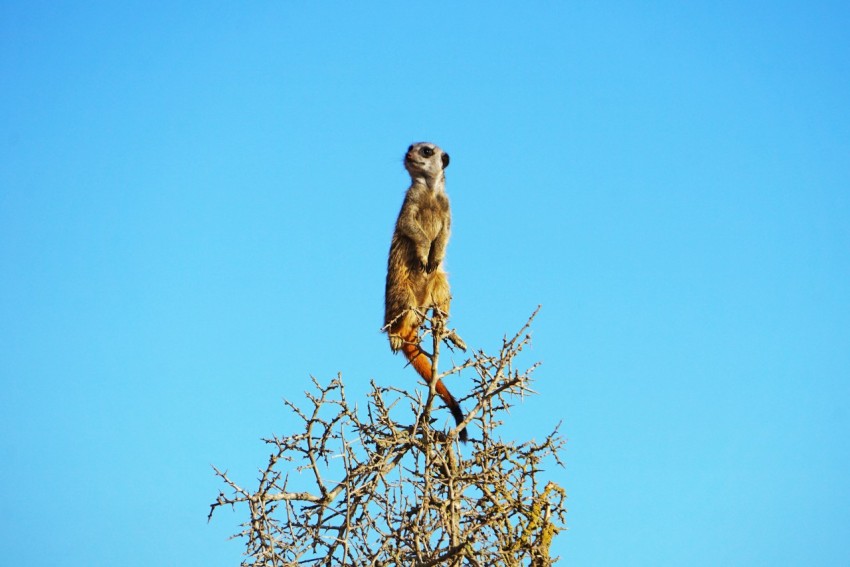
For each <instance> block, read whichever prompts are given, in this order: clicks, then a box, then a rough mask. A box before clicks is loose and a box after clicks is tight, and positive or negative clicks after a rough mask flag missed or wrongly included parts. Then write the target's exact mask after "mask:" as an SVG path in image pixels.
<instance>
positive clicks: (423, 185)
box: [384, 142, 467, 441]
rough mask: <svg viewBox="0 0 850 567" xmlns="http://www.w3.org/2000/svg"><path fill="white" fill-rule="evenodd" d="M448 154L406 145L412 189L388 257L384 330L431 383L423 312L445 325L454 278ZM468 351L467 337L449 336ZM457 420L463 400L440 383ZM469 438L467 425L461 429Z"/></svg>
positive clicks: (392, 345)
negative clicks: (450, 275) (446, 266)
mask: <svg viewBox="0 0 850 567" xmlns="http://www.w3.org/2000/svg"><path fill="white" fill-rule="evenodd" d="M448 165H449V154H447V153H446V152H444V151H443V150H441V149H440V148H439V147H437V146H435V145H434V144H429V143H424V142H422V143H418V144H413V145H411V146H410V147H409V148H408V149H407V153H406V154H405V156H404V167H405V169H407V172H408V173H409V174H410V179H411V183H410V187H409V188H408V190H407V194H406V195H405V197H404V203H403V204H402V206H401V211H400V212H399V214H398V220H396V225H395V232H394V233H393V237H392V242H391V244H390V254H389V260H388V261H387V285H386V295H385V311H384V325H385V327H384V329H385V330H386V331H387V334H388V335H389V341H390V348H391V349H392V351H393V352H398V351H401V352H402V353H403V354H404V356H405V357H406V358H407V359H408V360H409V361H410V364H411V365H413V368H415V369H416V371H417V372H418V373H419V375H420V376H422V378H424V379H425V381H426V382H427V383H429V384H430V383H431V380H432V367H431V359H430V357H429V355H428V354H427V353H425V352H423V351H422V349H421V348H420V338H419V326H420V325H421V324H422V314H424V313H425V312H427V311H428V310H429V309H431V310H432V313H433V315H434V318H435V321H436V322H437V324H438V325H440V324H442V322H443V321H444V320H445V318H446V317H448V314H449V303H450V302H451V294H450V293H449V282H448V279H447V277H446V272H445V271H444V270H443V258H444V257H445V254H446V244H447V243H448V240H449V232H450V230H451V210H450V208H449V199H448V197H447V196H446V175H445V169H446V167H448ZM448 338H450V339H451V340H452V342H454V343H455V344H456V345H457V346H459V347H460V348H462V349H464V350H466V347H465V345H464V344H463V341H461V340H460V338H459V337H457V335H455V334H454V333H451V334H450V335H449V337H448ZM435 389H436V391H437V394H439V396H440V397H441V398H442V399H443V401H444V402H445V404H446V406H448V408H449V411H451V413H452V416H453V417H454V418H455V421H457V423H458V424H460V423H462V422H463V419H464V416H463V412H462V411H461V409H460V404H458V402H457V400H455V399H454V397H453V396H452V395H451V394H450V393H449V391H448V389H447V388H446V386H445V385H444V384H443V382H442V381H438V382H437V385H436V388H435ZM460 438H461V440H462V441H466V440H467V433H466V429H463V430H462V431H461V432H460Z"/></svg>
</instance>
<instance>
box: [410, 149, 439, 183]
mask: <svg viewBox="0 0 850 567" xmlns="http://www.w3.org/2000/svg"><path fill="white" fill-rule="evenodd" d="M448 166H449V154H447V153H446V152H444V151H443V150H441V149H440V148H439V147H437V146H435V145H434V144H430V143H428V142H419V143H417V144H412V145H411V146H410V147H409V148H407V153H406V154H405V155H404V168H405V169H406V170H407V172H408V173H410V177H412V178H413V179H416V178H417V177H421V178H424V179H425V180H426V182H428V181H430V182H433V181H437V180H441V179H443V178H444V177H443V170H444V169H446V168H447V167H448ZM428 184H429V185H431V183H428Z"/></svg>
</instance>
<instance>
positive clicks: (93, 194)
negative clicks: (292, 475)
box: [0, 1, 850, 566]
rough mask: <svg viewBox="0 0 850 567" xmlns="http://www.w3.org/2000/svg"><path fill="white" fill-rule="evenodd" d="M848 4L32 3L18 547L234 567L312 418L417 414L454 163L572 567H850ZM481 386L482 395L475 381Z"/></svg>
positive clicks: (0, 365)
mask: <svg viewBox="0 0 850 567" xmlns="http://www.w3.org/2000/svg"><path fill="white" fill-rule="evenodd" d="M848 30H850V8H848V7H847V4H846V3H843V2H817V1H815V2H811V1H809V2H802V1H799V2H745V3H741V2H717V1H712V2H690V3H680V2H653V3H647V4H644V5H635V4H633V3H616V2H615V3H610V2H559V3H555V2H547V3H535V4H531V3H524V4H520V3H512V4H511V5H500V6H494V5H492V4H485V3H478V2H464V3H447V2H446V3H444V2H416V3H400V2H399V3H389V2H385V3H368V4H354V3H342V2H337V3H321V4H318V3H317V4H313V3H304V2H300V3H293V2H262V3H202V2H180V3H173V2H168V3H150V2H80V3H67V2H49V3H44V2H31V1H28V2H13V1H5V2H2V3H0V147H2V152H0V380H1V381H2V393H0V427H2V438H0V491H2V497H0V549H2V552H0V554H1V555H2V563H4V564H8V565H68V566H83V565H86V566H88V565H128V566H135V565H139V566H150V565H209V566H218V565H220V566H229V565H236V564H238V562H239V560H240V554H241V552H242V549H243V548H242V545H241V543H239V542H236V541H228V540H227V536H228V535H229V534H230V533H232V532H234V531H235V530H236V524H237V523H238V522H239V521H241V520H243V519H244V518H245V516H244V514H242V513H237V514H232V513H230V512H229V511H224V513H221V514H220V515H218V516H217V517H215V518H214V519H213V522H212V523H211V524H209V525H208V524H207V523H206V514H207V511H208V505H209V503H210V502H211V501H212V500H213V498H214V497H215V496H216V494H217V490H218V489H219V483H218V482H217V481H216V479H215V478H214V477H213V474H212V471H211V469H210V464H211V463H215V464H216V465H218V466H221V467H224V468H228V469H230V471H231V473H232V474H233V476H234V477H235V478H236V479H238V480H241V481H244V482H245V483H246V484H251V483H252V482H253V479H254V477H255V470H256V467H259V466H261V465H262V464H263V463H264V461H265V456H266V450H265V447H264V446H263V445H262V443H261V442H260V440H259V438H260V437H262V436H265V435H269V434H271V433H286V432H289V431H291V429H290V428H291V427H292V426H293V420H292V418H291V416H290V415H289V414H288V412H287V411H286V410H285V408H284V406H283V404H282V403H281V399H282V398H284V397H286V398H289V399H293V400H300V399H301V392H303V391H304V390H305V389H308V388H309V387H310V380H309V376H310V375H311V374H312V375H314V376H316V377H317V378H318V379H320V380H321V381H327V380H330V379H331V378H332V377H334V376H335V375H336V374H337V372H342V374H343V378H344V379H345V380H346V383H347V385H348V392H349V396H350V398H351V399H358V398H359V399H360V400H361V405H362V403H365V399H364V397H363V396H364V394H365V392H366V390H367V387H368V381H369V380H370V379H374V380H376V381H377V382H378V383H380V384H387V385H388V384H395V385H401V384H409V385H410V387H414V384H416V380H415V377H414V375H413V373H412V371H411V370H410V369H403V368H402V361H401V360H400V359H399V358H398V357H393V356H392V355H391V354H390V352H389V349H388V348H387V344H386V341H385V338H384V337H383V336H382V335H380V334H379V332H378V329H379V327H380V326H381V322H382V321H381V318H382V301H383V285H384V282H383V278H384V274H385V261H386V260H385V255H386V252H387V248H388V245H389V238H390V234H391V231H392V227H393V222H394V219H395V215H396V214H397V212H398V208H399V206H400V204H401V199H402V196H403V192H404V190H405V188H406V186H407V175H406V174H405V172H404V170H403V168H402V165H401V157H402V154H403V152H404V150H405V149H406V148H407V146H408V144H409V143H411V142H413V141H419V140H428V141H433V142H436V143H438V144H439V145H441V146H442V147H443V148H445V149H446V151H448V152H449V153H450V154H451V157H452V163H451V166H450V168H449V169H448V172H447V173H448V191H449V194H450V196H451V198H452V204H453V209H454V223H455V224H454V233H453V237H452V241H451V242H450V245H449V250H448V269H449V271H450V273H451V281H452V285H453V290H454V295H455V301H454V305H453V307H454V311H453V322H454V325H455V326H456V327H457V328H458V330H459V331H460V333H461V335H462V336H463V337H464V338H465V339H466V341H467V342H468V343H470V345H471V346H473V347H475V348H484V349H493V348H494V347H496V346H497V345H498V344H499V342H500V339H501V336H502V335H503V334H504V333H512V332H513V331H515V330H516V329H518V328H519V326H520V325H521V324H522V323H523V322H524V321H525V319H526V317H527V316H528V315H529V314H530V313H531V312H532V311H533V310H534V308H535V307H536V306H537V305H538V304H542V305H543V308H542V311H541V313H540V315H539V318H538V320H537V322H536V324H535V326H534V347H533V349H532V350H531V351H530V352H529V353H528V355H527V362H528V364H531V363H532V362H534V361H536V360H541V361H542V362H543V366H542V367H541V368H540V369H539V370H538V371H537V373H536V377H537V380H538V381H537V383H536V387H537V389H538V390H539V392H540V393H541V394H542V395H541V396H539V397H536V398H530V399H527V400H526V401H525V402H524V404H523V405H522V406H521V407H519V408H517V409H516V410H515V411H514V412H513V413H512V415H511V417H510V420H509V422H508V424H507V425H506V428H505V433H506V435H510V436H515V438H517V439H524V438H527V437H531V436H534V437H538V438H539V437H540V436H543V435H544V434H545V433H547V432H548V431H550V430H551V429H552V428H553V427H554V426H555V425H556V424H557V423H558V422H559V421H562V422H563V425H562V432H563V434H564V435H565V436H566V437H567V438H568V439H569V443H568V446H567V449H566V451H565V454H564V459H565V461H566V464H567V467H566V469H565V470H552V471H551V475H552V478H554V479H555V480H557V481H558V482H560V483H561V484H562V485H564V486H565V487H566V488H567V490H568V493H569V496H570V499H569V509H570V512H569V527H570V530H569V531H568V532H566V533H564V534H562V535H561V536H559V538H558V540H557V543H556V551H557V552H558V553H560V554H561V555H562V556H563V557H564V561H563V564H564V565H671V566H679V565H706V566H714V565H747V566H749V565H842V564H848V563H850V484H848V481H847V478H848V472H850V470H849V469H850V441H848V432H850V413H848V401H850V33H848ZM451 386H452V389H453V390H454V391H455V392H457V393H459V394H463V393H464V390H465V386H464V384H463V383H462V382H461V381H457V382H455V383H453V384H452V385H451Z"/></svg>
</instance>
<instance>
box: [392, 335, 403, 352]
mask: <svg viewBox="0 0 850 567" xmlns="http://www.w3.org/2000/svg"><path fill="white" fill-rule="evenodd" d="M402 345H404V339H402V338H401V337H400V336H398V335H390V350H392V351H393V352H398V351H399V350H400V349H401V347H402Z"/></svg>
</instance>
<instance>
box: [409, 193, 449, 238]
mask: <svg viewBox="0 0 850 567" xmlns="http://www.w3.org/2000/svg"><path fill="white" fill-rule="evenodd" d="M416 216H417V219H416V220H417V221H419V225H420V226H421V227H422V230H424V231H425V232H426V233H428V234H429V235H431V236H432V237H434V236H436V235H437V234H439V233H440V232H441V231H442V230H443V229H444V228H445V227H446V226H448V224H449V216H450V212H449V201H448V199H446V197H445V195H441V194H437V195H428V196H427V197H426V199H424V200H423V202H421V203H420V205H419V208H418V211H417V215H416Z"/></svg>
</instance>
